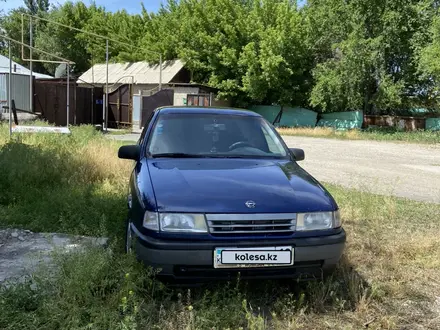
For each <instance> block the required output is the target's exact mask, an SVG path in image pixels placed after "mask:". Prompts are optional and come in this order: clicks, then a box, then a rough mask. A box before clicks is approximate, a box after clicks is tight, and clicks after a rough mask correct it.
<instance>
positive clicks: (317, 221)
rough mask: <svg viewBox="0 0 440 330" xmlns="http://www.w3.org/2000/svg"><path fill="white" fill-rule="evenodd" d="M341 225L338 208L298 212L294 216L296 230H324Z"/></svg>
mask: <svg viewBox="0 0 440 330" xmlns="http://www.w3.org/2000/svg"><path fill="white" fill-rule="evenodd" d="M339 227H341V218H340V215H339V210H338V211H335V212H313V213H299V214H298V215H297V218H296V230H297V231H308V230H325V229H332V228H339Z"/></svg>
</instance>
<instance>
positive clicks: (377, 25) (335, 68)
mask: <svg viewBox="0 0 440 330" xmlns="http://www.w3.org/2000/svg"><path fill="white" fill-rule="evenodd" d="M419 3H420V1H418V0H389V1H381V0H373V1H369V2H368V3H366V2H365V1H361V0H352V1H350V2H346V1H344V0H331V1H328V2H327V1H323V0H314V1H310V3H309V9H308V10H309V11H308V15H311V16H312V17H314V22H316V23H317V22H319V21H320V20H319V17H320V16H323V17H324V18H330V19H329V20H328V21H326V20H325V19H324V20H323V22H327V23H330V24H328V25H326V26H325V27H322V28H321V29H323V31H324V32H323V34H322V35H323V36H324V38H322V39H319V38H317V40H318V41H317V42H316V44H317V47H315V50H318V51H320V52H319V53H318V54H315V57H316V58H319V57H320V56H321V58H320V60H318V62H317V65H316V68H315V69H314V77H315V81H316V82H315V86H314V88H313V90H312V93H311V97H310V101H311V104H312V105H314V106H317V107H320V108H322V109H323V110H325V111H341V110H345V109H351V110H355V109H358V110H359V109H363V110H365V111H366V112H368V113H371V112H377V111H384V110H385V111H391V110H392V109H399V108H403V107H408V106H409V101H410V99H411V97H412V96H413V95H414V93H415V91H414V87H415V86H416V85H417V83H418V82H417V80H418V78H417V61H416V54H415V52H414V48H413V45H412V40H413V39H414V38H415V37H416V36H417V33H418V32H419V31H420V30H421V29H424V28H425V26H423V22H422V21H421V19H420V15H421V13H420V12H419V11H418V5H419ZM337 15H339V16H341V17H342V18H343V19H342V21H343V23H344V25H341V24H340V23H339V24H334V19H332V18H334V17H336V16H337ZM316 23H312V26H311V28H310V29H313V28H314V26H315V25H316ZM333 32H334V35H335V36H336V38H334V39H333V40H331V39H332V37H331V35H332V34H333ZM314 38H316V36H314ZM322 40H324V42H323V41H322ZM310 43H312V44H313V41H311V42H310ZM325 43H327V47H328V46H329V45H331V46H330V47H331V48H327V49H331V55H330V56H329V57H328V58H327V59H324V60H323V59H322V55H323V54H324V52H323V51H322V47H321V46H322V45H323V44H324V48H325ZM328 55H329V53H328V52H327V56H328Z"/></svg>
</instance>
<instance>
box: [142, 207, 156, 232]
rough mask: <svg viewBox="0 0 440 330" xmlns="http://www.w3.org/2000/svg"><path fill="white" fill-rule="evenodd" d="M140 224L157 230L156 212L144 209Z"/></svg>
mask: <svg viewBox="0 0 440 330" xmlns="http://www.w3.org/2000/svg"><path fill="white" fill-rule="evenodd" d="M142 225H143V226H144V228H147V229H150V230H155V231H159V215H158V214H157V212H149V211H146V212H145V214H144V221H143V223H142Z"/></svg>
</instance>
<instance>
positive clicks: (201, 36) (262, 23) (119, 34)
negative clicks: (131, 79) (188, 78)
mask: <svg viewBox="0 0 440 330" xmlns="http://www.w3.org/2000/svg"><path fill="white" fill-rule="evenodd" d="M301 4H302V6H301V7H300V8H298V6H297V1H293V0H265V1H259V0H240V1H236V0H181V1H177V0H168V1H167V2H165V4H163V5H162V7H161V8H160V9H159V11H158V12H157V13H148V12H147V11H146V10H145V8H144V7H141V10H140V13H139V14H134V15H132V14H128V13H127V12H126V11H125V10H120V11H117V12H109V11H106V10H105V8H104V7H101V6H98V5H96V4H95V3H92V4H90V5H89V6H86V5H85V4H84V3H83V2H81V1H77V2H70V1H69V2H66V3H64V4H63V5H58V6H52V7H49V1H48V0H26V1H25V5H26V6H24V7H20V8H18V9H15V10H12V11H11V12H9V13H6V14H5V15H3V16H1V17H0V28H2V29H3V30H4V31H6V33H7V34H8V35H9V36H11V37H13V38H14V39H17V40H21V14H22V13H26V14H33V15H38V16H40V17H42V18H47V19H50V20H53V21H55V22H57V23H60V24H64V25H68V26H72V27H74V28H76V29H82V30H84V31H87V32H89V33H94V34H99V35H102V36H104V37H109V38H111V39H113V40H115V41H110V44H109V50H110V61H112V62H120V61H143V60H146V61H149V62H152V63H158V61H159V54H161V55H162V56H163V58H164V59H169V60H171V59H176V58H180V59H182V60H183V61H184V62H185V63H186V66H187V68H188V69H189V70H191V72H192V77H193V80H194V81H195V82H198V83H204V84H208V85H210V86H212V87H215V88H217V89H218V90H219V93H218V94H219V95H218V96H219V97H221V98H230V99H232V101H234V103H235V105H238V106H247V105H249V104H268V105H269V104H280V105H286V106H287V105H292V106H304V107H314V108H316V110H318V111H326V112H332V111H346V110H363V111H364V112H366V113H391V112H394V113H396V112H399V111H403V110H407V109H411V108H413V107H420V106H423V107H428V108H430V109H433V108H436V107H437V96H436V95H437V92H438V89H439V83H438V80H439V79H438V76H439V74H440V73H439V72H440V69H439V65H438V63H439V59H438V56H439V55H438V54H439V50H440V46H439V45H440V37H439V36H440V32H439V31H440V23H439V19H438V13H437V12H438V8H439V3H438V1H437V0H389V1H383V0H373V1H369V2H365V1H363V0H353V1H345V0H309V1H307V2H306V3H305V4H304V2H301ZM34 23H35V28H34V32H33V34H34V41H35V45H36V46H37V47H38V48H41V49H43V50H46V51H48V52H51V53H55V54H57V55H59V56H62V57H64V58H68V59H70V60H72V61H74V62H75V63H76V65H75V66H74V67H73V68H72V69H73V73H74V74H80V73H82V72H84V71H85V70H87V69H88V68H90V67H91V66H92V65H93V64H96V63H102V62H104V61H105V49H106V45H105V40H104V39H102V38H100V37H97V36H96V35H90V34H88V33H84V32H80V31H77V30H70V29H67V28H65V27H60V26H57V25H55V24H53V23H48V22H45V21H42V20H34ZM24 40H25V42H27V41H28V40H29V31H28V19H27V18H26V19H25V33H24ZM116 41H117V42H116ZM5 47H6V43H4V42H3V44H1V43H0V51H1V52H3V53H5V51H6V48H5ZM13 53H14V59H15V60H17V61H18V62H20V63H23V61H22V60H21V54H20V47H19V46H14V47H13ZM25 55H26V56H27V55H28V51H25ZM34 57H35V58H41V59H49V57H48V56H43V55H41V54H34ZM24 64H26V63H24ZM34 68H35V69H36V70H39V71H42V72H44V71H47V72H49V73H51V74H54V72H55V68H56V64H50V63H45V64H41V63H36V64H35V66H34Z"/></svg>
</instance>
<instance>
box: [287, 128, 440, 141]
mask: <svg viewBox="0 0 440 330" xmlns="http://www.w3.org/2000/svg"><path fill="white" fill-rule="evenodd" d="M278 132H279V133H280V134H281V135H293V136H309V137H321V138H334V139H341V140H374V141H400V142H407V143H421V144H435V143H440V131H425V130H418V131H408V132H405V131H400V130H397V129H394V128H375V129H369V130H357V129H354V130H346V131H338V130H334V129H331V128H323V127H315V128H279V129H278Z"/></svg>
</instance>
